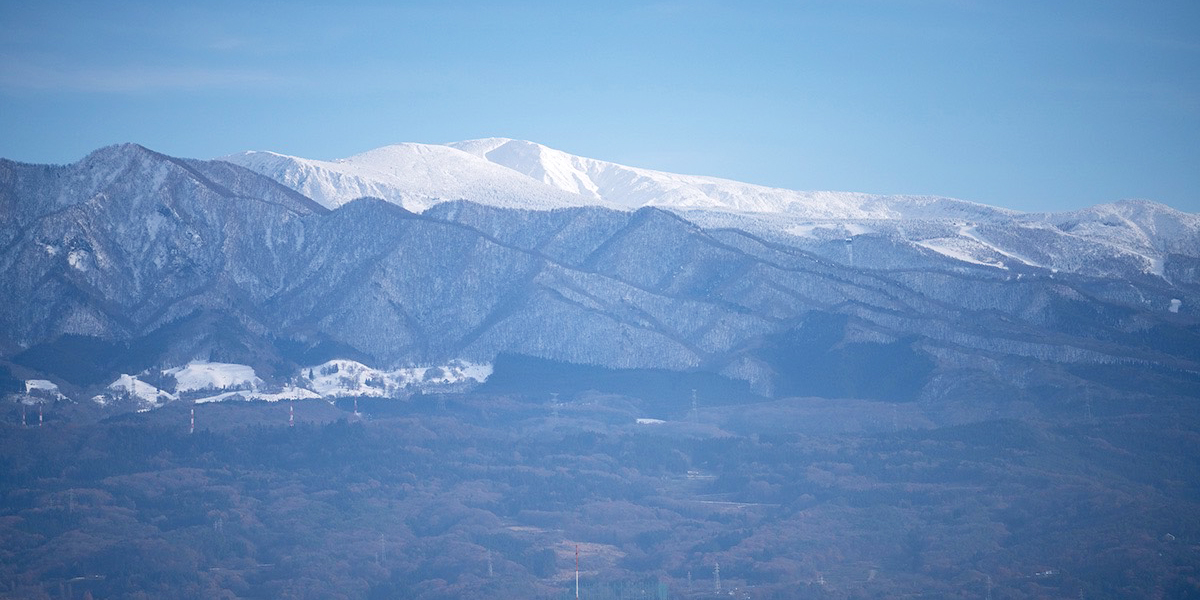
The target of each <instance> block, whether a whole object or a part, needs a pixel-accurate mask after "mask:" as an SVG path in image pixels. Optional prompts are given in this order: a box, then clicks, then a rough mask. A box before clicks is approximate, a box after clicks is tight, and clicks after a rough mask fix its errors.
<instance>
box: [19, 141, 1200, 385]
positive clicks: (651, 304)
mask: <svg viewBox="0 0 1200 600" xmlns="http://www.w3.org/2000/svg"><path fill="white" fill-rule="evenodd" d="M504 146H505V144H496V145H495V146H494V147H492V148H491V150H488V151H485V152H483V153H484V154H485V155H490V153H492V152H493V151H495V150H498V149H501V148H502V147H504ZM485 147H487V145H486V144H484V145H480V146H479V147H478V148H471V150H472V151H476V150H478V149H479V148H485ZM526 148H527V147H526ZM393 149H394V147H393ZM551 155H552V154H551ZM367 156H371V157H372V158H371V159H370V160H367V159H363V160H359V161H355V162H354V163H353V165H354V166H355V169H356V173H357V174H356V175H355V177H360V178H361V177H366V174H370V173H376V172H380V171H383V170H386V168H387V167H386V166H387V165H388V164H390V163H389V161H391V160H392V159H396V160H400V159H401V158H403V160H402V161H401V164H398V165H397V166H395V167H394V169H393V171H391V172H392V173H393V174H395V173H399V174H400V175H396V177H394V178H393V179H392V183H393V184H395V186H396V187H395V189H394V190H393V191H395V192H396V193H397V194H402V193H408V192H405V190H411V189H417V188H412V187H405V186H409V183H410V181H411V180H412V179H413V178H411V177H409V176H408V175H404V173H408V171H406V169H416V170H417V171H418V172H422V173H425V175H422V177H423V178H417V180H418V181H419V182H421V185H422V186H424V187H423V188H420V189H423V190H424V191H423V192H422V193H423V194H426V195H425V196H421V197H422V198H427V199H428V202H429V206H428V207H427V208H425V210H424V212H423V213H422V214H421V215H420V216H417V215H414V214H413V212H411V211H408V210H404V209H403V208H401V207H399V206H396V204H397V203H401V204H403V203H404V202H405V201H406V200H404V198H403V197H402V196H393V197H392V198H391V200H390V201H389V200H386V199H384V200H380V199H370V198H368V199H359V200H355V201H350V202H345V203H344V204H338V202H341V200H339V201H333V200H330V198H333V197H336V196H335V195H330V196H325V197H323V201H324V202H325V203H328V204H330V205H331V206H336V208H335V209H333V210H329V209H328V208H326V207H325V206H323V205H322V204H321V203H318V202H316V201H314V200H313V199H312V198H309V197H308V196H307V195H305V193H304V192H303V190H304V189H305V188H303V186H298V187H297V188H296V189H292V188H289V187H288V186H286V185H283V184H282V183H280V182H279V181H276V180H275V179H274V176H264V175H262V174H259V173H257V172H255V171H254V170H251V169H247V168H243V167H240V166H237V165H235V164H231V163H230V162H226V161H197V160H184V159H178V158H172V157H168V156H164V155H162V154H158V153H155V152H152V151H150V150H147V149H145V148H142V147H140V146H136V145H123V146H115V147H110V148H105V149H101V150H98V151H96V152H94V153H92V154H91V155H89V156H88V157H86V158H85V159H83V160H81V161H80V162H78V163H75V164H73V165H65V166H46V165H27V164H20V163H13V162H8V161H0V214H4V215H5V219H4V222H3V224H2V225H0V242H3V243H2V244H0V274H2V275H3V281H4V284H5V285H3V286H0V363H8V364H13V365H18V366H20V368H21V369H25V370H30V371H33V372H32V373H30V374H27V375H24V376H22V379H34V378H41V379H55V378H57V379H58V382H59V383H67V384H71V385H76V386H100V387H98V388H95V389H94V390H93V391H91V392H89V393H96V391H100V392H103V391H104V387H103V386H106V385H108V384H109V383H111V382H113V381H114V380H115V379H117V378H118V377H119V376H120V375H121V374H122V373H141V372H154V369H158V370H159V371H161V370H162V369H169V368H171V367H174V366H178V365H185V364H189V363H191V361H195V360H200V361H207V362H208V363H225V364H240V365H247V366H248V367H250V368H252V369H253V372H254V373H255V374H256V375H255V376H256V377H259V378H261V379H262V380H264V381H265V382H276V383H277V382H279V381H281V380H282V381H287V380H289V379H291V378H294V377H295V376H296V375H297V370H298V369H299V368H300V367H302V366H304V365H314V364H321V363H324V362H326V361H329V360H331V359H347V360H355V361H358V362H359V363H363V364H370V365H372V366H373V367H375V368H378V369H379V370H380V372H381V373H406V372H407V371H404V369H411V368H414V366H416V365H438V364H440V365H446V364H466V363H473V364H487V363H493V362H495V359H496V358H497V357H498V356H500V355H506V356H513V355H520V356H528V357H535V358H538V359H546V360H550V361H559V362H564V363H576V364H585V365H594V366H598V367H605V368H623V369H668V370H675V371H684V370H690V371H698V372H704V373H711V374H721V375H723V376H725V377H730V378H734V379H737V380H741V381H744V382H747V383H748V384H749V385H751V386H753V388H754V389H755V390H758V391H760V392H761V393H773V394H802V393H813V394H822V395H838V394H843V395H855V396H856V397H863V396H866V397H887V398H898V399H913V398H917V397H920V398H940V397H946V396H947V395H954V394H959V393H964V392H963V391H962V390H963V388H962V386H963V385H967V384H965V383H962V382H974V383H970V384H969V385H968V387H969V388H970V390H973V392H971V393H974V392H978V391H979V390H992V391H988V392H986V393H995V394H1000V393H1004V394H1007V393H1010V392H1011V393H1018V391H1019V389H1028V388H1029V386H1036V385H1051V384H1048V383H1046V382H1047V381H1051V380H1052V381H1054V382H1055V383H1053V384H1052V385H1065V383H1063V382H1068V383H1069V384H1070V385H1078V386H1089V385H1100V384H1098V383H1095V382H1094V381H1093V380H1091V379H1089V377H1091V375H1089V373H1091V372H1090V371H1086V369H1085V368H1090V367H1093V366H1096V365H1125V366H1128V365H1144V366H1145V367H1146V368H1149V369H1150V370H1148V371H1139V372H1138V373H1140V375H1137V376H1136V377H1135V379H1137V378H1143V379H1145V378H1149V379H1154V378H1158V377H1166V375H1163V373H1170V374H1171V375H1170V377H1176V376H1183V375H1177V374H1180V373H1183V374H1186V373H1190V372H1193V371H1200V354H1198V353H1197V348H1200V337H1198V336H1200V333H1198V331H1200V330H1198V329H1197V320H1196V319H1197V317H1196V314H1197V313H1196V311H1197V306H1198V304H1200V284H1198V283H1197V282H1198V281H1200V276H1198V272H1200V258H1198V257H1197V256H1198V254H1200V253H1197V252H1196V250H1195V248H1196V245H1195V240H1196V231H1197V224H1196V216H1195V215H1189V214H1185V213H1179V212H1178V211H1171V210H1170V209H1166V208H1165V207H1161V206H1159V205H1156V204H1152V203H1144V202H1126V203H1118V204H1116V205H1111V206H1102V207H1095V208H1093V209H1089V210H1086V211H1078V212H1077V213H1064V214H1055V215H1029V214H1017V213H1010V212H1008V211H1002V210H998V209H987V208H986V207H982V208H979V207H978V205H972V204H970V203H958V202H957V201H948V203H939V202H938V201H930V202H928V203H926V204H925V205H923V206H924V207H925V209H926V210H927V212H926V213H922V214H924V216H912V215H915V214H918V213H913V212H910V213H908V214H909V215H910V216H908V217H903V218H902V217H900V216H897V215H891V216H886V215H885V216H880V215H881V214H882V213H878V214H876V213H870V212H861V213H855V214H859V215H863V214H875V217H872V218H866V217H863V218H849V217H842V218H832V217H830V218H820V219H817V218H812V217H811V216H806V215H804V214H803V213H802V212H800V210H799V209H792V208H787V207H784V209H783V212H772V211H770V210H760V211H754V210H732V209H728V208H721V207H718V208H711V207H710V208H680V207H674V208H671V209H670V210H667V209H663V208H658V207H652V206H651V207H641V208H637V209H636V210H630V209H631V208H632V207H631V206H628V205H627V206H626V208H623V209H620V210H615V209H611V208H604V207H599V206H596V204H597V202H598V201H597V200H595V199H594V198H593V199H590V200H589V199H587V198H585V196H584V195H582V194H580V193H573V192H568V191H567V190H564V189H559V188H556V187H554V186H552V185H549V184H547V183H544V182H543V181H540V180H538V179H534V178H533V177H531V176H530V175H527V174H524V173H520V172H517V171H515V170H513V169H512V168H510V167H507V166H500V165H499V164H493V163H492V162H490V160H489V159H484V158H481V157H479V156H476V155H474V154H472V153H471V152H468V151H463V150H458V149H455V148H449V147H444V148H440V149H433V150H429V149H428V148H427V147H407V146H406V147H403V149H402V151H396V152H391V151H389V152H383V153H368V154H367ZM412 156H418V157H419V160H417V159H413V160H416V162H415V163H413V162H403V161H408V160H410V159H411V157H412ZM440 156H450V157H452V159H451V163H450V164H453V165H459V167H455V168H456V169H458V170H455V169H451V168H450V167H447V168H446V169H443V170H441V171H439V168H440V167H438V165H440V164H441V160H442V159H440V158H436V157H440ZM383 157H390V158H386V159H385V158H383ZM398 157H399V158H398ZM404 157H407V158H404ZM260 158H261V157H260ZM559 158H562V157H561V156H559ZM541 160H547V161H549V159H541ZM555 160H557V159H555ZM581 160H582V159H581ZM295 164H299V163H297V162H296V161H295V160H289V161H287V162H286V165H295ZM334 164H337V163H334ZM367 164H375V165H376V166H375V167H371V168H369V169H368V168H367V167H365V166H364V165H367ZM513 164H516V163H513ZM539 164H543V167H544V168H545V169H546V170H547V172H549V171H550V170H552V169H551V167H553V166H554V165H553V164H551V162H545V163H539ZM581 164H582V163H581ZM414 165H416V166H414ZM481 165H482V166H481ZM526 166H528V165H526ZM560 166H561V165H560ZM289 168H290V167H289ZM588 168H589V169H590V168H591V167H588ZM614 168H615V167H614ZM596 169H600V167H596ZM285 170H286V169H285ZM601 170H602V169H601ZM428 171H435V172H440V173H442V174H443V176H445V177H446V179H447V180H448V181H449V180H454V179H456V178H457V177H458V176H457V175H452V174H453V173H465V175H462V177H463V179H462V180H460V181H457V182H455V181H449V182H448V183H447V184H446V185H449V186H458V187H456V188H454V189H455V190H456V191H455V192H454V193H453V194H451V193H445V192H444V191H443V192H439V191H438V190H437V189H436V188H437V185H440V184H438V183H437V181H438V180H437V179H432V178H431V177H432V176H429V175H428V173H427V172H428ZM330 172H331V171H322V173H324V175H322V177H324V176H325V175H328V173H330ZM489 172H495V173H502V174H503V175H497V176H496V177H497V178H496V179H495V181H497V182H500V183H499V184H493V183H492V180H491V179H489V178H488V176H485V175H482V174H486V173H489ZM581 172H583V171H581ZM587 172H588V173H592V174H596V173H599V171H595V172H594V173H593V172H592V171H587ZM277 175H278V174H277ZM280 177H281V178H282V176H280ZM598 179H600V178H599V175H596V177H593V175H588V179H587V180H586V181H590V182H591V184H592V187H593V188H594V189H593V191H594V192H596V193H603V190H604V189H606V188H605V185H602V184H600V183H598ZM285 180H286V179H285ZM322 181H323V182H324V183H323V184H322V185H324V184H329V185H333V182H335V180H334V179H323V180H322ZM358 181H359V183H356V184H355V185H359V184H361V183H362V181H364V180H362V179H360V180H358ZM578 181H579V185H580V186H582V187H581V188H580V189H583V188H587V185H585V181H584V180H583V179H579V180H578ZM718 181H719V180H718ZM501 184H502V185H501ZM364 185H365V184H364ZM714 185H715V184H714ZM737 185H743V184H737ZM505 186H507V187H505ZM418 187H420V186H418ZM331 189H334V188H331ZM518 189H519V190H542V191H541V192H538V193H541V194H544V195H543V196H540V198H542V199H550V198H554V197H557V198H560V199H563V198H568V199H570V200H569V202H567V201H566V200H564V202H565V203H566V204H570V206H566V205H565V204H563V203H559V204H556V205H555V206H558V208H555V209H554V210H530V209H531V208H535V207H536V206H537V205H536V204H535V203H530V202H528V197H526V196H525V195H523V194H524V193H525V192H520V191H514V190H518ZM297 190H300V191H297ZM362 190H363V188H361V187H353V186H351V188H349V191H345V192H344V194H345V196H340V198H343V200H344V199H345V198H348V197H349V196H352V195H356V194H358V193H359V192H361V191H362ZM334 191H335V192H336V191H337V190H336V189H334ZM375 191H379V190H375ZM577 191H578V190H577ZM459 193H461V194H463V195H473V194H476V193H479V194H482V195H484V196H485V198H483V200H484V201H483V202H476V201H475V200H477V198H474V197H468V198H466V201H464V200H455V201H440V199H445V198H449V197H451V196H453V195H455V194H459ZM556 194H557V195H559V196H555V195H556ZM373 195H377V196H378V195H382V194H373ZM613 197H614V198H615V196H613ZM845 197H846V198H850V197H857V196H853V195H848V196H845ZM602 200H603V201H604V202H614V203H615V201H613V200H611V199H602ZM421 202H425V200H422V201H421ZM880 202H882V203H883V204H881V205H880V206H891V205H889V204H887V203H888V202H890V201H887V200H881V201H880ZM914 202H915V201H914ZM572 203H573V204H572ZM900 204H901V205H903V203H900ZM410 206H413V207H418V204H410ZM546 206H549V203H547V204H546ZM742 206H743V207H745V206H747V205H742ZM764 206H765V205H764ZM857 206H860V208H861V207H862V206H866V207H870V206H872V205H871V204H870V202H868V201H865V200H864V202H863V203H862V204H861V205H857ZM912 206H915V204H912ZM959 209H961V210H959ZM839 210H840V209H839ZM856 210H858V209H856ZM862 210H864V211H866V209H862ZM831 214H832V213H831ZM889 214H890V213H889ZM897 214H899V213H897ZM1056 269H1057V271H1056ZM63 356H70V357H72V359H71V360H68V361H63V360H62V359H61V358H60V357H63ZM454 361H461V362H460V363H455V362H454ZM200 364H203V363H200ZM1138 368H1141V367H1138ZM1031 369H1032V371H1031ZM1154 369H1158V370H1157V371H1155V370H1154ZM193 370H196V369H193ZM881 370H882V371H885V372H887V373H891V374H892V375H889V376H888V377H880V376H879V373H880V371H881ZM200 371H202V370H199V371H197V373H200ZM181 373H182V371H181ZM1031 373H1033V374H1031ZM1156 373H1157V374H1156ZM43 374H44V375H45V376H44V377H43V376H42V375H43ZM833 375H837V377H833ZM406 377H407V375H406ZM831 377H833V379H830V378H831ZM314 380H315V379H314ZM1039 382H1041V383H1039ZM818 384H821V385H826V384H828V386H830V387H826V388H820V387H812V386H816V385H818ZM876 384H878V385H880V386H884V387H880V388H878V389H876V388H873V387H871V386H872V385H876ZM885 384H886V385H885ZM1172 385H1173V384H1172ZM806 386H807V387H806ZM863 386H866V387H863ZM887 386H891V387H887ZM1014 386H1016V387H1014ZM1022 386H1024V387H1022ZM130 387H131V386H129V385H126V386H124V388H123V389H128V388H130ZM134 387H136V386H134ZM1018 388H1019V389H1018ZM996 390H1001V391H1000V392H997V391H996ZM1014 390H1017V391H1014ZM127 391H128V390H127ZM133 391H136V390H133ZM133 391H130V393H133ZM980 393H983V392H980ZM1020 393H1024V392H1020Z"/></svg>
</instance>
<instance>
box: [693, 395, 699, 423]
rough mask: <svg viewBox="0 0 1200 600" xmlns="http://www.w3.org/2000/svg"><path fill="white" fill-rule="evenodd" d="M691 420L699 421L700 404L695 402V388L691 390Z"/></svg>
mask: <svg viewBox="0 0 1200 600" xmlns="http://www.w3.org/2000/svg"><path fill="white" fill-rule="evenodd" d="M691 417H692V422H693V423H699V422H700V405H699V404H697V403H696V390H692V413H691Z"/></svg>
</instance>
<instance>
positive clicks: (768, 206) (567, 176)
mask: <svg viewBox="0 0 1200 600" xmlns="http://www.w3.org/2000/svg"><path fill="white" fill-rule="evenodd" d="M447 145H448V146H450V147H453V148H458V149H459V150H462V151H464V152H467V153H470V154H473V155H475V156H479V157H480V158H485V159H487V160H489V161H491V162H493V163H496V164H498V165H503V166H505V167H508V168H510V169H512V170H514V171H517V172H519V173H522V174H524V175H527V176H529V177H531V178H533V179H536V180H538V181H540V182H542V183H545V184H547V185H551V186H554V187H556V188H559V189H561V190H563V191H566V192H571V193H573V194H578V195H580V196H583V197H584V198H587V199H590V200H593V201H602V202H607V203H610V204H615V205H617V206H621V207H624V208H628V209H637V208H641V207H644V206H657V207H660V208H669V209H677V210H690V209H703V210H721V211H730V212H749V213H784V214H788V215H791V216H796V217H803V218H809V219H903V218H964V217H969V218H986V217H990V216H1008V215H1011V214H1015V213H1014V212H1013V211H1008V210H1005V209H1000V208H994V207H990V206H986V205H982V204H976V203H973V202H966V201H963V200H955V199H952V198H942V197H936V196H878V195H872V194H862V193H856V192H823V191H815V192H813V191H809V192H805V191H796V190H787V189H782V188H772V187H767V186H761V185H754V184H750V183H742V182H740V181H732V180H729V179H721V178H718V177H706V176H701V175H679V174H675V173H667V172H663V171H654V170H651V169H642V168H638V167H629V166H625V165H620V164H617V163H612V162H606V161H602V160H596V159H594V158H585V157H582V156H575V155H572V154H568V153H566V152H563V151H561V150H555V149H553V148H549V147H546V146H543V145H541V144H537V143H534V142H527V141H523V140H513V139H507V138H484V139H478V140H466V141H462V142H454V143H451V144H447Z"/></svg>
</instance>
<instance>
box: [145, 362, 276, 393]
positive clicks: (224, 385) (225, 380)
mask: <svg viewBox="0 0 1200 600" xmlns="http://www.w3.org/2000/svg"><path fill="white" fill-rule="evenodd" d="M163 374H164V375H171V376H174V377H175V391H176V392H180V393H182V392H192V391H195V390H205V389H212V390H224V389H229V388H233V387H241V388H246V389H250V390H255V389H258V386H260V385H262V380H261V379H259V378H258V376H257V375H255V373H254V368H253V367H249V366H246V365H239V364H233V363H217V362H208V361H192V362H190V363H188V364H187V365H186V366H183V367H175V368H173V369H167V370H165V371H163Z"/></svg>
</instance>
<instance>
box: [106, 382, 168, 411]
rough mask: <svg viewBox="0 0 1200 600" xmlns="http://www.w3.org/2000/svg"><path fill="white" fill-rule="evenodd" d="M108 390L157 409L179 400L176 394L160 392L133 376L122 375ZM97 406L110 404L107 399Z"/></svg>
mask: <svg viewBox="0 0 1200 600" xmlns="http://www.w3.org/2000/svg"><path fill="white" fill-rule="evenodd" d="M108 389H110V390H112V391H114V392H123V393H126V394H129V396H131V397H133V398H137V399H138V400H139V401H140V402H141V404H142V405H143V407H151V408H155V407H159V406H162V405H163V404H164V403H166V402H169V401H171V400H178V397H177V396H175V395H174V394H170V393H167V392H165V391H163V390H160V389H158V388H156V387H154V386H152V385H150V384H149V383H146V382H145V381H142V380H140V379H138V378H137V377H135V376H133V375H125V374H122V375H121V376H120V377H118V378H117V380H116V381H114V382H112V383H110V384H108ZM93 400H95V398H93ZM97 404H101V405H103V404H108V401H107V399H106V400H105V401H104V402H97Z"/></svg>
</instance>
